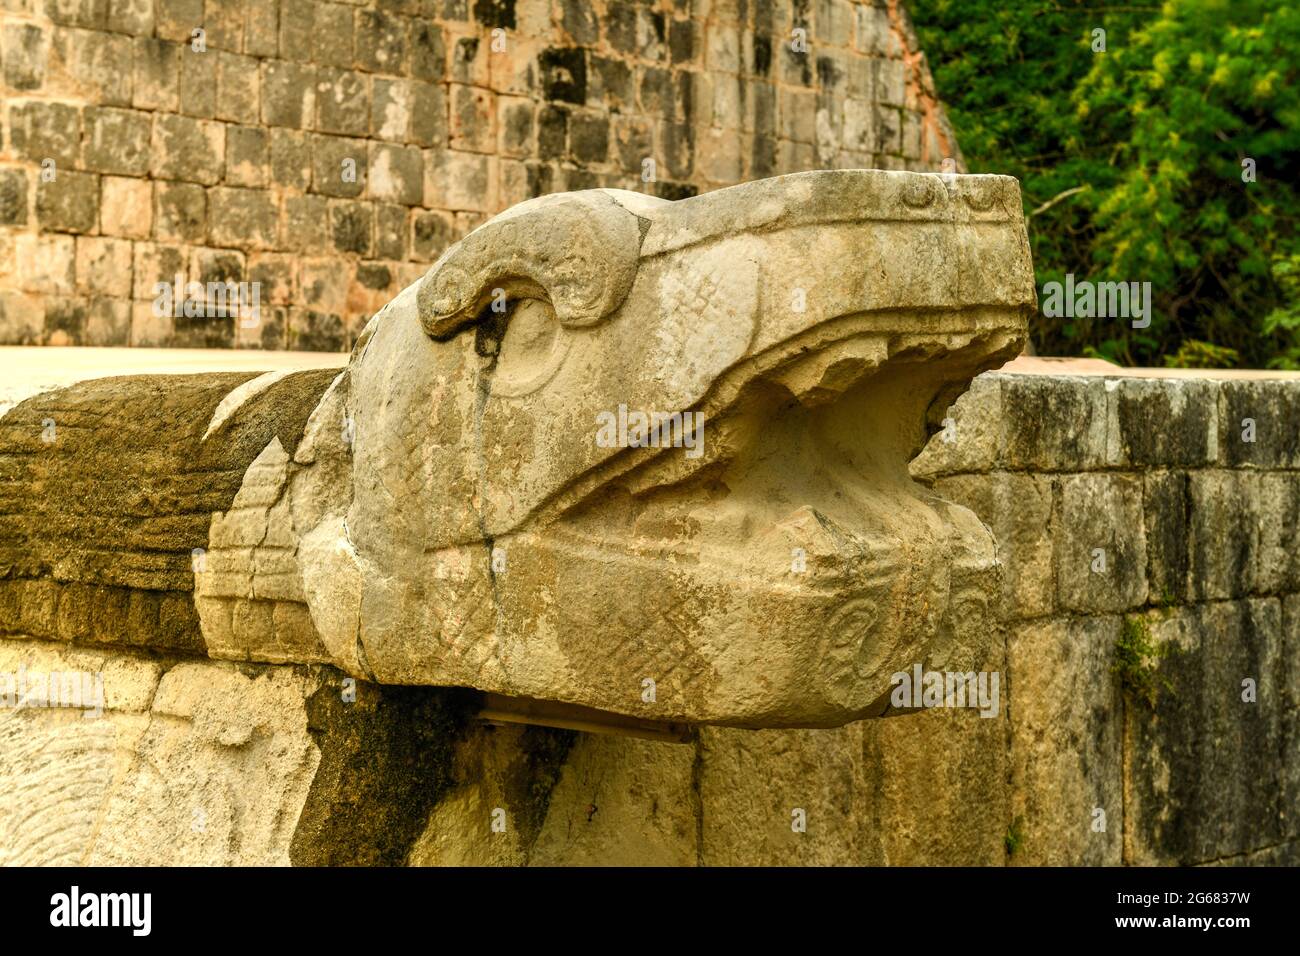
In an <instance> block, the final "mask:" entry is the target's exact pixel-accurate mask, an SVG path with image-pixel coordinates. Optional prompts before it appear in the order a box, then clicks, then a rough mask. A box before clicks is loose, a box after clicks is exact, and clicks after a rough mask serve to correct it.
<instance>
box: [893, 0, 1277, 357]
mask: <svg viewBox="0 0 1300 956" xmlns="http://www.w3.org/2000/svg"><path fill="white" fill-rule="evenodd" d="M908 6H909V9H910V11H911V13H912V16H913V19H914V21H915V23H916V27H917V33H918V35H919V37H920V40H921V46H922V49H924V50H925V51H926V54H927V56H928V58H929V60H930V63H931V68H932V70H933V72H934V76H935V82H936V85H937V86H938V89H939V92H940V95H941V96H942V97H943V98H944V100H945V103H946V104H947V107H948V111H949V118H950V119H951V121H952V123H953V126H954V128H955V130H956V132H957V139H958V142H960V143H961V146H962V151H963V153H964V154H965V157H966V161H967V165H968V166H969V168H970V169H971V171H972V172H1004V173H1010V174H1011V175H1014V176H1017V177H1019V179H1020V181H1021V188H1022V191H1023V194H1024V203H1025V214H1026V216H1028V217H1029V231H1030V241H1031V245H1032V247H1033V254H1034V262H1035V268H1036V270H1037V278H1038V281H1039V288H1040V292H1041V289H1042V285H1043V284H1044V283H1046V282H1049V281H1053V280H1056V281H1063V280H1064V277H1065V275H1066V273H1073V274H1074V275H1075V277H1076V280H1077V279H1089V280H1092V281H1096V282H1103V281H1128V282H1142V281H1148V282H1150V283H1151V284H1152V294H1153V300H1154V308H1153V317H1152V322H1151V325H1150V327H1148V328H1145V329H1134V328H1132V326H1131V323H1130V322H1128V321H1127V320H1124V319H1122V318H1064V317H1062V318H1047V317H1045V316H1040V317H1039V319H1038V321H1037V323H1036V325H1035V327H1034V328H1033V329H1031V334H1032V336H1033V339H1034V342H1035V345H1036V346H1037V348H1038V350H1039V351H1040V352H1043V353H1046V354H1080V353H1082V354H1089V355H1100V356H1102V357H1105V358H1110V359H1112V360H1115V361H1119V362H1123V363H1128V364H1145V365H1151V364H1169V365H1240V366H1263V365H1273V366H1278V367H1287V368H1297V367H1300V225H1298V224H1297V199H1298V198H1300V196H1298V195H1297V193H1298V192H1300V88H1298V87H1297V83H1296V79H1297V77H1296V73H1297V68H1298V66H1297V65H1298V64H1300V6H1298V5H1295V4H1292V3H1288V2H1285V0H1169V2H1166V3H1165V4H1163V5H1161V6H1121V5H1118V4H1115V5H1106V4H1103V3H1084V2H1074V0H1056V2H1051V0H1010V2H1009V3H1008V0H911V2H910V3H909V4H908ZM1098 30H1104V31H1105V34H1104V44H1105V48H1104V52H1103V51H1101V50H1100V49H1098V45H1099V44H1098V40H1099V36H1100V35H1099V34H1098V33H1097V32H1096V31H1098ZM1248 167H1249V168H1252V169H1253V173H1254V179H1255V181H1253V182H1249V181H1246V180H1247V178H1248V177H1247V176H1246V169H1247V168H1248Z"/></svg>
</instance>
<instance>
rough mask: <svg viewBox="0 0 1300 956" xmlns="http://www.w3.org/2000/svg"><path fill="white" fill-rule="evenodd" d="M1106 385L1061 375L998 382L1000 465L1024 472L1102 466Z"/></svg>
mask: <svg viewBox="0 0 1300 956" xmlns="http://www.w3.org/2000/svg"><path fill="white" fill-rule="evenodd" d="M1107 406H1108V396H1107V389H1106V382H1105V380H1104V379H1102V378H1084V377H1072V376H1063V375H1006V376H1004V377H1003V380H1002V414H1003V429H1004V431H1003V435H1004V446H1003V454H1004V455H1005V464H1006V466H1007V467H1008V468H1014V469H1017V470H1018V469H1026V470H1030V471H1089V470H1093V469H1097V468H1102V467H1104V466H1105V465H1106V442H1107V417H1108V416H1107Z"/></svg>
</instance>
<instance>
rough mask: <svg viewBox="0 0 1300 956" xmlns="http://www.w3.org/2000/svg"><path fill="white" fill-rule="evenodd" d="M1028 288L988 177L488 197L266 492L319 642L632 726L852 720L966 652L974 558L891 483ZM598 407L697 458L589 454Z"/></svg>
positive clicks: (821, 180)
mask: <svg viewBox="0 0 1300 956" xmlns="http://www.w3.org/2000/svg"><path fill="white" fill-rule="evenodd" d="M497 289H500V290H502V293H503V295H502V294H501V293H497V292H496V290H497ZM1033 296H1034V293H1033V280H1032V273H1031V271H1030V269H1029V262H1028V249H1027V243H1026V241H1025V234H1024V226H1023V222H1022V220H1021V219H1020V213H1019V194H1018V190H1017V189H1016V186H1015V183H1014V181H1013V180H1009V179H1005V178H1002V177H982V176H981V177H957V178H953V179H952V180H951V181H949V182H945V180H944V179H942V178H940V177H938V176H932V175H920V174H905V173H885V172H878V171H847V172H823V173H810V174H801V175H797V176H788V177H782V178H779V179H775V180H766V181H763V182H760V183H753V184H749V185H745V186H739V187H733V188H732V189H727V190H722V191H720V192H718V193H713V194H709V195H706V196H702V197H699V198H697V199H692V200H686V201H682V202H678V203H665V202H661V201H658V200H652V199H649V198H647V197H644V196H640V195H639V194H633V193H620V192H614V191H597V192H592V193H581V194H571V195H568V196H557V197H548V198H547V199H545V200H538V201H534V202H532V203H525V204H523V205H521V206H519V207H516V208H515V209H514V210H511V211H510V212H509V213H507V214H505V215H504V216H502V217H498V218H497V219H494V220H492V221H490V222H489V223H487V224H485V225H484V226H483V227H481V228H480V229H479V230H477V231H476V232H475V233H473V234H471V236H469V237H467V239H466V240H464V241H463V243H461V244H459V245H458V246H456V247H453V248H452V249H451V250H449V251H448V253H447V254H446V255H445V256H444V257H443V258H442V259H441V260H440V261H439V263H437V264H435V266H434V267H433V269H431V270H430V272H429V274H428V275H427V276H426V277H425V279H424V280H422V281H421V282H420V283H417V285H416V286H413V287H412V288H410V289H407V290H406V291H405V292H403V293H402V294H401V295H399V296H398V297H397V298H396V299H395V300H394V301H393V302H392V303H390V304H389V305H388V306H387V307H385V309H384V310H383V311H382V312H381V313H380V314H379V315H377V316H376V317H375V319H374V320H372V323H371V326H370V327H368V329H367V331H366V333H365V335H364V336H363V338H362V341H361V342H359V343H358V347H357V350H356V351H355V353H354V355H353V358H352V361H351V363H350V365H349V368H348V371H347V372H346V373H345V374H344V375H343V376H341V377H340V380H339V381H338V382H336V384H335V387H333V388H332V389H331V391H330V393H329V394H327V396H326V397H325V399H324V400H322V402H321V405H320V407H319V408H318V409H317V410H316V413H315V414H314V415H313V418H312V421H311V423H309V426H308V429H307V435H306V437H305V438H304V441H303V444H302V446H301V447H300V448H299V451H298V455H297V456H296V458H295V464H294V466H293V467H292V472H293V474H292V476H291V478H290V479H288V489H289V491H288V496H287V497H288V498H289V499H291V502H292V504H291V508H292V512H293V526H294V531H295V533H296V534H297V535H298V536H299V541H300V543H299V545H298V565H299V568H300V573H301V579H302V582H303V593H304V597H305V601H306V604H307V605H308V607H309V608H310V611H311V620H312V622H313V624H314V627H315V629H316V630H317V632H318V635H319V639H320V643H321V644H322V646H323V647H324V648H325V649H326V651H327V656H328V658H329V659H332V660H334V661H335V662H337V663H339V664H340V665H341V666H344V667H345V668H348V669H350V670H352V671H353V672H354V673H357V674H359V675H362V676H372V677H374V678H377V679H379V680H381V681H385V682H395V683H429V684H460V685H466V686H472V687H477V688H480V689H483V690H488V691H493V692H496V693H501V694H507V695H514V696H526V697H534V698H541V699H546V700H558V701H565V702H568V703H573V704H580V705H585V706H587V707H594V708H598V709H601V710H605V711H612V712H615V713H619V714H624V715H631V716H636V717H642V718H650V719H654V720H662V721H683V720H684V721H691V722H710V723H724V724H735V725H743V726H829V725H835V724H839V723H843V722H845V721H847V720H851V719H854V718H857V717H861V716H867V715H871V714H876V713H879V712H880V711H881V709H882V699H883V698H884V697H885V695H886V694H887V691H888V689H889V675H890V674H892V673H893V672H894V671H897V670H901V669H905V668H909V667H910V666H911V665H912V664H914V663H917V662H925V663H927V664H935V665H937V664H941V663H944V661H945V659H948V658H951V659H953V660H958V659H963V658H965V657H968V656H970V654H975V653H976V651H975V650H973V649H971V647H969V646H968V645H976V644H978V643H979V641H980V640H982V639H983V638H984V637H985V636H986V633H985V630H986V629H985V627H984V624H983V622H982V619H981V616H982V613H983V612H982V607H983V604H984V603H985V601H986V599H987V596H988V595H989V594H990V593H991V589H992V580H991V579H992V575H993V574H994V572H995V569H994V562H993V549H992V540H991V538H990V536H989V534H988V532H987V531H986V529H984V528H983V527H982V525H980V524H979V522H978V521H977V520H976V519H975V518H974V516H973V515H971V514H970V512H968V511H966V510H965V509H961V508H957V507H955V506H952V505H948V504H946V503H944V502H942V501H940V500H939V499H937V498H935V497H933V496H932V495H930V494H929V493H928V492H927V491H925V490H924V489H922V488H920V487H919V486H917V485H915V484H914V483H912V482H911V480H910V478H909V477H908V475H907V462H908V461H909V460H910V459H911V458H912V457H913V456H914V455H915V454H916V453H917V452H918V451H919V450H920V448H921V447H922V445H923V444H924V441H925V439H926V435H927V415H928V414H929V413H930V409H931V405H932V404H937V405H938V407H939V408H944V407H946V405H947V401H948V400H950V399H951V398H952V397H953V396H954V395H955V394H956V393H957V392H958V391H960V390H961V389H962V388H964V387H965V385H966V384H967V382H968V381H969V379H970V378H971V377H972V376H973V375H974V374H976V373H978V372H979V371H981V370H982V369H984V368H987V367H991V366H994V365H997V364H1000V362H1001V361H1002V360H1003V359H1005V358H1007V357H1010V356H1011V355H1013V354H1015V353H1016V352H1017V351H1019V348H1020V346H1021V344H1022V341H1023V335H1024V329H1025V318H1026V315H1027V313H1028V311H1029V310H1031V309H1032V308H1033V304H1034V298H1033ZM502 298H504V300H505V301H506V304H507V309H506V311H505V312H504V313H497V312H494V311H493V310H492V307H491V303H492V302H493V301H494V300H496V301H499V300H500V299H502ZM936 398H941V399H942V400H940V401H938V402H936ZM620 406H622V407H623V409H625V410H626V411H627V412H629V413H635V412H645V413H652V412H661V413H669V414H671V413H676V412H691V413H699V414H702V415H703V416H704V434H703V444H702V447H701V448H699V449H698V454H696V450H690V453H689V454H688V449H685V448H682V447H675V448H673V447H669V448H663V447H608V445H609V442H599V441H597V437H598V435H597V433H598V430H599V429H600V426H601V422H602V420H603V421H605V422H606V423H607V422H608V420H609V416H613V417H615V419H617V417H618V416H619V414H620V411H619V410H620ZM345 421H346V422H350V423H351V424H350V425H349V426H348V427H349V428H350V429H351V434H352V440H351V442H350V443H349V442H346V441H343V440H342V439H341V438H340V437H339V436H340V432H341V427H340V426H341V423H342V422H345ZM934 424H935V423H933V422H931V423H930V425H931V426H933V425H934ZM494 554H495V556H496V560H495V562H494V560H493V555H494ZM964 647H965V648H966V649H967V651H969V653H963V648H964Z"/></svg>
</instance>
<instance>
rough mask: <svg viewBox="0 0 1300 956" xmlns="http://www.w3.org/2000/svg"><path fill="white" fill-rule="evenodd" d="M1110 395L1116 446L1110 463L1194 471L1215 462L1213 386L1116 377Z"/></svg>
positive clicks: (1190, 381) (1216, 421) (1216, 392)
mask: <svg viewBox="0 0 1300 956" xmlns="http://www.w3.org/2000/svg"><path fill="white" fill-rule="evenodd" d="M1113 392H1114V395H1113V399H1112V400H1113V401H1114V402H1115V403H1116V424H1117V426H1118V436H1117V437H1118V441H1119V444H1120V450H1119V451H1120V457H1119V459H1118V461H1116V462H1114V463H1115V464H1122V465H1131V466H1136V467H1147V468H1150V467H1156V468H1199V467H1204V466H1206V465H1212V464H1214V463H1215V462H1217V461H1218V457H1219V449H1218V425H1219V414H1218V404H1219V402H1218V400H1219V383H1218V382H1213V381H1205V380H1202V379H1180V378H1121V379H1118V380H1117V381H1116V382H1115V387H1114V389H1113Z"/></svg>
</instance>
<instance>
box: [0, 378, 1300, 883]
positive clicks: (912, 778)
mask: <svg viewBox="0 0 1300 956" xmlns="http://www.w3.org/2000/svg"><path fill="white" fill-rule="evenodd" d="M936 417H939V418H946V419H948V421H947V422H946V424H944V423H940V424H943V425H944V427H942V428H941V430H940V431H939V432H938V433H937V434H936V435H935V436H934V437H933V438H932V439H931V440H930V443H929V445H928V446H927V448H926V450H925V451H924V452H923V453H922V454H921V455H920V456H919V458H918V459H917V460H916V462H915V463H914V465H913V471H914V474H915V475H916V476H917V477H918V479H920V480H924V481H926V482H929V483H932V484H933V485H934V487H935V488H936V489H938V490H939V491H940V492H941V493H942V494H944V495H945V496H947V497H950V498H952V499H954V500H957V501H960V502H963V503H965V504H967V505H969V506H970V507H971V508H972V509H973V510H975V511H976V513H977V514H979V515H980V517H981V518H982V519H983V520H984V522H985V523H986V524H987V525H988V526H989V527H990V528H991V529H992V530H993V532H994V534H995V536H996V538H997V540H998V546H999V557H1000V560H1001V561H1002V563H1003V566H1004V580H1003V591H1002V602H1001V615H1000V617H1001V619H1002V624H1001V629H1000V630H999V631H998V633H995V634H991V635H989V640H988V657H989V659H988V662H987V664H986V666H987V667H988V668H990V669H993V670H998V671H999V672H1000V673H1002V674H1003V675H1004V677H1005V684H1004V687H1005V688H1006V689H1005V692H1004V693H1003V694H1002V697H1001V708H1000V713H999V715H998V716H997V717H996V718H994V719H985V718H982V717H981V716H980V715H979V714H978V712H976V711H973V710H969V709H965V710H958V709H944V710H928V711H922V712H920V713H916V714H909V715H905V716H899V717H892V718H888V719H883V720H868V721H860V722H857V723H854V724H850V725H848V726H845V727H841V728H838V729H835V730H768V731H746V730H735V729H726V728H712V727H706V728H703V729H701V730H700V732H699V734H698V737H697V738H696V739H695V740H694V741H693V742H691V743H686V744H681V743H668V742H656V741H649V740H641V739H634V738H628V737H618V736H606V735H596V734H588V733H579V732H574V731H566V730H552V729H547V728H539V727H528V728H523V727H518V726H504V727H496V726H490V725H485V724H483V723H480V722H478V721H477V720H476V719H475V718H474V717H473V711H474V703H473V699H472V696H471V695H467V694H463V693H460V692H453V691H446V690H439V689H409V688H391V687H390V688H383V687H378V686H375V685H369V684H364V683H359V684H356V685H355V686H353V685H352V684H351V683H349V682H348V681H347V680H346V679H345V678H344V676H343V675H342V674H340V673H339V672H337V671H335V670H333V669H331V668H327V667H289V666H275V665H254V664H237V663H224V662H216V661H210V660H207V659H196V658H189V657H180V656H168V655H166V654H159V653H155V652H149V651H146V650H116V649H110V648H94V649H89V648H82V647H72V646H69V645H67V644H64V643H61V642H58V641H46V640H37V639H33V638H27V637H23V636H22V635H19V634H10V635H8V636H7V637H6V638H5V639H4V640H2V641H0V673H13V672H16V671H18V670H19V668H26V670H27V672H29V673H31V672H35V673H48V672H50V671H56V672H68V671H72V672H86V673H102V674H103V675H104V682H103V690H104V701H103V702H104V708H105V719H102V720H87V719H85V718H84V717H83V716H81V714H80V713H78V712H76V711H75V710H70V709H57V710H56V709H42V708H27V709H24V710H19V711H8V710H7V711H3V712H0V752H3V754H4V759H2V760H0V778H2V779H0V836H2V837H3V839H0V854H4V857H3V862H69V863H71V862H78V861H89V862H103V863H115V862H137V863H215V864H221V863H237V862H239V863H263V862H265V863H287V862H296V863H345V862H358V863H400V862H409V863H414V864H454V863H480V864H509V865H513V864H606V863H654V864H670V865H679V864H680V865H688V864H704V865H720V864H741V865H746V864H763V863H769V864H855V863H858V864H976V865H1001V864H1004V863H1008V862H1009V863H1011V864H1064V863H1081V864H1120V863H1170V864H1172V863H1198V864H1200V863H1215V862H1232V863H1282V862H1286V863H1295V862H1300V824H1298V823H1297V819H1298V817H1297V810H1300V719H1298V715H1300V473H1298V471H1297V469H1300V378H1297V377H1294V376H1292V377H1282V376H1276V377H1260V376H1249V377H1234V376H1232V375H1229V374H1220V375H1188V376H1174V377H1161V376H1158V375H1155V374H1144V373H1121V371H1120V370H1117V369H1114V368H1112V367H1109V366H1101V365H1100V364H1099V363H1097V364H1095V365H1089V364H1087V363H1083V364H1079V363H1074V364H1070V365H1059V366H1058V365H1054V364H1053V363H1051V362H1047V361H1037V362H1036V361H1033V360H1018V361H1017V362H1015V363H1012V365H1011V366H1008V367H1007V368H1006V369H1004V370H1002V371H1000V372H997V373H991V374H986V375H983V376H981V377H980V378H978V379H977V380H976V382H975V385H974V387H973V388H972V389H971V391H970V392H969V393H967V394H966V395H965V396H963V397H962V398H961V399H960V400H959V401H958V402H957V404H956V405H955V406H954V407H953V409H951V410H950V411H949V412H947V413H946V414H945V413H939V414H938V416H936ZM1244 421H1253V423H1254V424H1253V436H1251V433H1250V428H1251V427H1252V426H1251V425H1249V424H1246V425H1243V424H1242V423H1243V422H1244ZM1243 430H1244V431H1245V434H1247V435H1248V436H1251V437H1253V438H1254V440H1253V441H1247V440H1243V437H1242V436H1243ZM1098 552H1100V557H1099V555H1098ZM1103 561H1104V564H1103V563H1102V562H1103ZM19 617H20V619H21V615H20V616H19ZM1160 648H1168V649H1169V650H1168V651H1167V652H1165V653H1163V654H1161V653H1159V649H1160ZM1148 649H1150V650H1153V651H1154V652H1155V653H1154V654H1153V655H1152V656H1151V657H1149V658H1144V657H1143V655H1142V653H1141V652H1142V651H1145V650H1148ZM173 653H175V652H173ZM1148 664H1154V666H1147V665H1148ZM1117 665H1118V666H1117ZM1243 682H1253V683H1245V684H1244V683H1243ZM1251 690H1253V699H1245V698H1252V694H1251V693H1249V691H1251ZM353 697H354V699H349V698H353ZM801 821H802V822H803V823H804V826H803V827H802V828H800V826H799V824H800V822H801Z"/></svg>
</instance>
